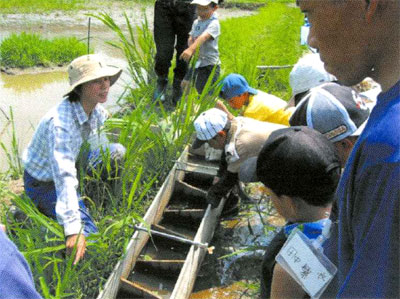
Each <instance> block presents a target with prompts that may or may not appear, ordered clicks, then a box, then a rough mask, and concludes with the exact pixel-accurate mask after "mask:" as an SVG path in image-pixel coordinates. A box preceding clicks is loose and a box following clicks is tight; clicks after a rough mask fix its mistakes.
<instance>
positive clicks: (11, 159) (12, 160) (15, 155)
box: [0, 107, 23, 179]
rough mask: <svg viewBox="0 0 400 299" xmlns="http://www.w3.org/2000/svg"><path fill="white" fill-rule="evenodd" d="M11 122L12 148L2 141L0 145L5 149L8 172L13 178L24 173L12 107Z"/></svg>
mask: <svg viewBox="0 0 400 299" xmlns="http://www.w3.org/2000/svg"><path fill="white" fill-rule="evenodd" d="M9 121H10V124H11V148H7V147H6V145H5V144H4V143H3V142H0V146H1V148H2V149H3V151H4V153H5V156H6V159H7V164H8V167H9V169H8V171H7V172H8V174H9V175H10V176H11V178H13V179H17V178H19V177H20V176H21V175H22V171H23V170H22V165H21V160H20V150H19V143H18V139H17V135H16V131H15V122H14V113H13V111H12V108H11V107H10V120H9Z"/></svg>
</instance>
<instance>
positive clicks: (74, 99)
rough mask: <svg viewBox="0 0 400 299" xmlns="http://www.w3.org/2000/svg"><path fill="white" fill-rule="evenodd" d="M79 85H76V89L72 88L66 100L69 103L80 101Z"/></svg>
mask: <svg viewBox="0 0 400 299" xmlns="http://www.w3.org/2000/svg"><path fill="white" fill-rule="evenodd" d="M80 93H81V85H78V86H77V87H75V88H74V90H73V91H71V92H70V94H69V95H68V100H69V101H70V102H79V101H80V100H81V96H80Z"/></svg>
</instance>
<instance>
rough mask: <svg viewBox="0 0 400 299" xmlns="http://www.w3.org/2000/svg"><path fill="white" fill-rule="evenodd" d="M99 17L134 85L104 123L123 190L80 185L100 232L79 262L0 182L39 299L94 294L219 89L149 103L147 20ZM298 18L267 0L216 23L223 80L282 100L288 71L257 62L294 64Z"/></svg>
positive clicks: (58, 234) (56, 232) (55, 230)
mask: <svg viewBox="0 0 400 299" xmlns="http://www.w3.org/2000/svg"><path fill="white" fill-rule="evenodd" d="M97 17H98V18H99V19H101V20H102V21H103V22H104V23H105V24H106V25H107V26H108V27H109V28H110V29H111V30H113V31H114V32H115V39H114V40H113V41H111V42H110V43H111V44H112V45H113V46H115V47H116V48H117V49H119V50H121V51H123V52H124V54H125V56H126V59H127V61H128V64H129V72H130V74H131V76H132V79H133V81H134V82H135V85H136V86H137V88H135V89H127V91H126V93H125V95H124V98H125V101H124V102H121V111H120V113H119V114H118V115H116V116H115V118H113V119H111V120H110V121H109V122H108V124H107V128H108V130H109V131H110V132H118V134H117V136H116V137H115V138H116V139H117V140H116V141H118V142H120V143H122V144H123V145H124V146H125V147H126V148H127V155H126V157H127V159H126V161H125V164H124V169H125V171H124V172H123V174H122V176H121V185H122V186H120V187H121V189H118V190H121V192H120V193H119V191H118V190H115V189H114V188H112V186H108V185H105V184H101V183H99V181H98V180H96V179H90V178H85V179H86V180H87V181H86V182H85V183H86V187H87V188H88V187H90V188H89V189H90V190H81V191H82V194H85V195H86V196H87V197H86V200H87V202H88V207H89V209H90V210H91V213H92V216H93V218H94V220H95V222H96V223H97V225H98V227H99V231H100V232H99V234H98V235H94V236H92V241H94V242H90V243H88V250H87V257H86V259H85V260H84V262H81V263H79V264H78V265H77V266H73V265H72V259H71V258H65V257H64V256H63V252H64V249H65V245H64V236H63V230H62V227H60V225H59V224H58V223H56V222H55V221H51V220H49V219H48V218H46V217H45V216H43V215H42V214H40V213H39V212H38V211H37V209H36V208H35V207H34V206H33V205H32V204H31V203H30V201H29V200H28V199H27V198H26V197H24V196H22V197H21V196H17V195H14V194H12V193H10V192H9V191H7V188H6V187H5V188H0V196H1V197H5V196H8V197H11V198H12V199H13V202H14V204H15V205H16V206H17V207H18V208H19V209H20V210H21V211H22V212H23V213H24V214H26V215H27V216H28V218H27V219H25V220H23V221H20V220H17V219H16V218H17V217H16V216H15V215H13V214H12V213H7V215H5V216H3V217H7V218H8V220H7V219H6V218H3V219H2V221H1V222H6V223H7V229H8V231H10V232H13V234H11V238H12V239H13V241H14V242H15V243H16V244H17V245H18V247H19V249H20V250H21V251H22V252H23V253H24V255H25V257H26V258H27V260H28V262H29V264H30V266H31V268H32V271H33V274H34V279H35V284H36V286H37V289H38V290H39V291H40V292H41V293H42V294H43V296H44V297H45V298H63V297H66V298H94V297H96V296H97V294H98V292H99V290H100V289H101V288H102V287H103V286H104V283H105V282H106V280H107V278H108V276H109V275H110V273H111V271H112V270H113V268H114V266H115V264H116V263H117V261H118V260H119V259H120V258H121V256H122V255H123V252H124V249H125V248H126V246H127V244H128V242H129V239H130V237H131V235H132V233H133V228H132V224H133V223H138V222H140V221H141V217H142V216H143V215H144V212H145V210H146V208H147V206H148V204H149V203H150V202H151V200H152V199H153V198H154V195H155V194H156V192H157V190H158V188H159V187H160V186H161V184H162V182H163V181H164V179H165V177H166V175H167V174H168V172H169V170H170V169H171V166H172V165H173V163H174V161H175V160H176V159H177V158H178V157H179V155H180V153H181V152H182V150H183V148H184V146H185V145H186V144H188V143H189V142H190V139H191V136H192V134H193V125H192V122H193V120H194V118H195V117H196V116H197V115H198V114H199V113H200V111H203V110H205V109H207V108H209V107H211V106H213V105H214V103H215V96H216V95H217V93H218V88H216V89H214V92H213V95H211V96H209V95H208V92H209V91H211V86H207V87H206V89H205V91H204V92H203V94H202V95H200V96H198V95H197V94H196V92H195V90H194V89H193V88H192V89H191V90H190V91H189V92H188V93H187V94H186V95H185V97H184V100H182V101H181V102H180V103H179V105H178V107H177V108H176V109H175V110H174V111H173V112H171V111H167V110H166V109H164V107H163V106H162V105H159V103H153V102H152V101H151V95H152V93H153V90H154V84H155V82H153V80H151V79H150V80H149V78H154V71H153V63H154V59H153V57H154V54H155V48H154V43H153V39H152V32H151V31H150V30H149V26H148V23H147V22H145V23H144V25H143V27H141V28H133V27H132V26H131V25H130V22H129V20H128V19H126V21H127V25H128V26H127V27H128V32H123V31H122V30H121V29H120V28H119V27H118V26H117V25H116V24H115V23H114V22H113V20H112V19H111V18H109V17H108V16H107V15H104V14H98V15H97ZM302 22H303V16H302V15H301V13H300V12H299V10H298V9H296V8H294V7H293V6H292V5H291V6H288V5H286V4H282V3H273V4H269V5H267V6H266V7H264V8H261V9H260V10H259V11H258V13H256V14H255V15H253V16H248V17H241V18H235V19H229V20H224V21H222V22H221V28H222V34H221V38H220V52H221V60H222V69H223V74H222V76H221V78H222V77H223V76H225V75H227V74H229V73H231V72H239V73H241V74H243V75H244V76H245V77H246V78H247V79H248V80H249V82H250V84H251V85H252V86H253V87H257V88H260V89H263V90H267V91H269V92H272V93H274V94H278V95H281V96H282V97H283V98H285V99H288V98H289V96H290V89H289V88H288V73H289V70H278V71H270V72H269V73H268V74H261V73H260V72H258V71H257V69H256V66H257V65H281V64H294V63H295V62H296V61H297V59H298V58H299V56H300V55H301V53H302V51H303V50H304V49H303V48H302V47H301V46H300V45H299V39H300V37H299V35H300V34H299V32H300V26H301V24H302ZM143 70H145V71H146V72H143ZM146 74H147V75H146ZM14 140H17V138H15V139H14ZM4 148H5V147H4V146H3V149H4ZM19 155H20V153H19V151H18V145H17V142H15V144H13V152H12V153H9V155H8V157H9V158H8V159H9V162H10V163H13V162H14V163H13V164H12V165H10V169H12V170H13V171H12V177H13V178H18V177H19V176H21V174H22V168H21V167H18V168H16V167H15V161H16V160H18V159H15V157H17V156H19ZM106 161H108V160H106ZM108 162H109V161H108ZM107 165H109V164H107ZM8 178H10V173H8V174H7V173H6V174H3V180H2V181H0V182H1V184H0V186H5V184H3V183H4V180H6V179H8Z"/></svg>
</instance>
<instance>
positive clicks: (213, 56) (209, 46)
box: [189, 12, 221, 68]
mask: <svg viewBox="0 0 400 299" xmlns="http://www.w3.org/2000/svg"><path fill="white" fill-rule="evenodd" d="M203 32H207V33H208V34H210V35H211V36H212V39H209V40H207V41H206V42H205V43H204V44H203V45H201V47H200V51H199V58H198V60H197V63H196V68H198V67H202V66H207V65H216V64H220V63H221V62H220V60H219V51H218V37H219V35H220V34H221V26H220V25H219V21H218V15H217V14H216V13H215V12H214V13H213V14H212V16H211V17H210V18H209V19H207V20H200V19H196V20H195V21H194V22H193V25H192V30H191V31H190V33H189V34H190V35H191V36H192V38H193V39H194V40H196V38H198V37H199V36H200V35H201V34H202V33H203Z"/></svg>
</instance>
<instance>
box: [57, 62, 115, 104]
mask: <svg viewBox="0 0 400 299" xmlns="http://www.w3.org/2000/svg"><path fill="white" fill-rule="evenodd" d="M121 74H122V69H120V68H119V67H115V66H106V67H103V68H102V70H101V72H98V73H96V74H93V75H92V76H86V77H84V78H82V79H81V80H79V81H77V82H75V83H74V84H73V85H71V86H70V88H69V91H68V92H67V93H66V94H65V95H64V97H66V96H68V95H69V94H70V93H71V92H73V91H74V89H75V88H76V87H78V86H79V85H81V84H83V83H87V82H89V81H92V80H96V79H99V78H102V77H110V86H112V85H113V84H114V83H115V82H116V81H117V80H118V78H119V77H120V76H121Z"/></svg>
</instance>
